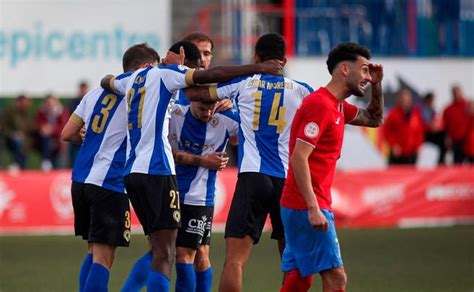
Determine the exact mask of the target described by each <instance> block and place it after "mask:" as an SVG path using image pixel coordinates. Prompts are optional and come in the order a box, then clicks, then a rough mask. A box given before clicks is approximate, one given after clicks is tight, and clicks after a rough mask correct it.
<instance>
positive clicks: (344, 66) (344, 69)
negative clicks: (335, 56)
mask: <svg viewBox="0 0 474 292" xmlns="http://www.w3.org/2000/svg"><path fill="white" fill-rule="evenodd" d="M338 67H339V68H337V69H338V70H339V71H340V72H341V74H342V76H344V77H346V76H347V75H349V72H350V70H351V68H350V66H349V64H348V63H347V62H342V63H341V64H339V66H338Z"/></svg>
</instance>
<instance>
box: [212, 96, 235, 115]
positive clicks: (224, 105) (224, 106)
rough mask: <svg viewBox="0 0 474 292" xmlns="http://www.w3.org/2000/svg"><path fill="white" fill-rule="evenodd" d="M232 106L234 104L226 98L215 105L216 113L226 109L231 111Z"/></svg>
mask: <svg viewBox="0 0 474 292" xmlns="http://www.w3.org/2000/svg"><path fill="white" fill-rule="evenodd" d="M233 106H234V104H233V103H232V101H230V99H228V98H225V99H223V100H219V101H218V102H217V105H216V113H220V112H224V111H226V110H228V109H231V108H232V107H233Z"/></svg>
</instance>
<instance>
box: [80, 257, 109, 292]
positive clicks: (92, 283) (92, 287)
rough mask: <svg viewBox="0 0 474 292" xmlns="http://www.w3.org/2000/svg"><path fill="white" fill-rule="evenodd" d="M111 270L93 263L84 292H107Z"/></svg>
mask: <svg viewBox="0 0 474 292" xmlns="http://www.w3.org/2000/svg"><path fill="white" fill-rule="evenodd" d="M108 284H109V270H108V269H107V268H106V267H104V266H102V265H101V264H98V263H93V264H92V266H91V270H90V271H89V276H88V277H87V281H86V286H85V288H84V292H107V291H108V288H107V286H108Z"/></svg>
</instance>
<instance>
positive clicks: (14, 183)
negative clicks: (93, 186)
mask: <svg viewBox="0 0 474 292" xmlns="http://www.w3.org/2000/svg"><path fill="white" fill-rule="evenodd" d="M70 177H71V174H70V171H67V170H60V171H53V172H50V173H43V172H40V171H24V172H20V173H17V174H9V173H7V172H0V234H12V233H13V234H15V233H24V234H32V233H33V234H34V233H44V234H49V233H72V232H73V224H74V213H73V209H72V202H71V179H70ZM473 177H474V168H469V167H452V168H448V167H446V168H438V169H434V170H417V169H414V168H390V169H388V170H385V171H379V170H378V171H358V172H338V173H336V176H335V181H334V185H333V188H332V196H333V209H334V212H335V214H336V221H337V224H338V226H339V227H356V228H374V227H375V228H378V227H418V226H445V225H454V224H467V223H469V224H471V223H474V180H473ZM236 181H237V169H235V168H228V169H226V170H224V171H222V172H219V175H218V180H217V194H216V205H215V211H214V230H217V231H222V230H223V229H224V225H225V220H226V218H227V213H228V210H229V207H230V204H231V201H232V196H233V193H234V189H235V183H236ZM132 231H133V232H135V233H137V232H139V233H140V232H142V229H141V227H140V224H139V222H138V219H137V218H136V216H135V214H133V217H132Z"/></svg>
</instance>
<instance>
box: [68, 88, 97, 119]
mask: <svg viewBox="0 0 474 292" xmlns="http://www.w3.org/2000/svg"><path fill="white" fill-rule="evenodd" d="M92 91H93V90H91V91H89V92H88V93H87V94H86V95H84V97H83V98H82V99H81V102H80V103H79V104H78V105H77V107H76V109H75V110H74V112H73V113H72V114H71V116H70V117H69V120H70V121H71V122H73V123H74V124H76V125H77V126H79V127H82V125H84V124H85V121H86V104H87V101H88V100H89V99H90V96H91V93H92Z"/></svg>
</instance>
